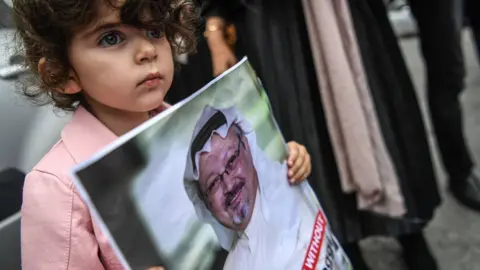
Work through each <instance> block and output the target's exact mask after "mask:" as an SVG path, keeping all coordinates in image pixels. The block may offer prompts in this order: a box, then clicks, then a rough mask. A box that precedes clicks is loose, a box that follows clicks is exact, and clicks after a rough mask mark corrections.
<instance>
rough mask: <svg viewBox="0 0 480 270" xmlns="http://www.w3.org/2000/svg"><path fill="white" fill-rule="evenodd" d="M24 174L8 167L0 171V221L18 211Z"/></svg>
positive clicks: (20, 204)
mask: <svg viewBox="0 0 480 270" xmlns="http://www.w3.org/2000/svg"><path fill="white" fill-rule="evenodd" d="M24 180H25V174H24V173H23V172H21V171H19V170H17V169H13V168H8V169H5V170H3V171H1V172H0V222H1V221H2V220H4V219H6V218H8V217H10V216H11V215H13V214H15V213H17V212H18V211H20V207H21V206H22V190H23V182H24Z"/></svg>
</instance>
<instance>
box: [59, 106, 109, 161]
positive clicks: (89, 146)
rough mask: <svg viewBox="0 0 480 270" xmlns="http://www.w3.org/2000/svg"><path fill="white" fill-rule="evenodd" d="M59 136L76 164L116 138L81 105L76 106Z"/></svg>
mask: <svg viewBox="0 0 480 270" xmlns="http://www.w3.org/2000/svg"><path fill="white" fill-rule="evenodd" d="M61 137H62V140H63V142H64V143H65V147H66V148H67V150H68V151H69V152H70V154H71V155H72V157H73V159H74V160H75V163H77V164H78V163H81V162H83V161H85V160H87V159H88V158H90V157H91V156H92V155H93V154H95V153H96V152H98V151H99V150H101V149H102V148H103V147H105V146H106V145H108V144H110V143H111V142H113V141H115V140H116V139H117V138H118V136H117V135H115V134H114V133H113V132H112V131H111V130H109V129H108V128H107V127H106V126H105V125H104V124H103V123H102V122H100V121H99V120H98V119H97V118H96V117H95V116H93V115H92V114H91V113H90V112H89V111H87V110H86V109H85V108H84V107H82V106H80V107H78V108H77V110H76V111H75V113H74V115H73V117H72V120H71V121H70V122H69V123H68V124H67V125H66V126H65V128H64V129H63V130H62V134H61Z"/></svg>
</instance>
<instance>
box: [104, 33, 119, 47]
mask: <svg viewBox="0 0 480 270" xmlns="http://www.w3.org/2000/svg"><path fill="white" fill-rule="evenodd" d="M122 41H123V38H122V36H121V35H120V33H115V32H112V33H108V34H106V35H104V36H103V37H102V38H101V39H100V41H99V42H98V43H99V45H100V46H103V47H109V46H114V45H117V44H120V43H122Z"/></svg>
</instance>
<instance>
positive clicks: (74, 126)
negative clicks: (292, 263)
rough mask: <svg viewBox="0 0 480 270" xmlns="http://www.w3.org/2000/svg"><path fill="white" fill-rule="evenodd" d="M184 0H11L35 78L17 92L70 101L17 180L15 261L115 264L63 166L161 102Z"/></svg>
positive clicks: (189, 27)
mask: <svg viewBox="0 0 480 270" xmlns="http://www.w3.org/2000/svg"><path fill="white" fill-rule="evenodd" d="M190 2H191V1H180V0H178V1H174V0H156V1H149V0H126V1H125V0H110V1H108V0H101V1H100V0H35V1H32V0H14V1H13V4H14V19H15V22H16V24H17V28H18V37H20V40H21V43H22V44H21V45H22V47H23V50H24V54H25V59H26V64H27V65H28V66H29V67H30V68H31V70H32V72H33V76H34V79H35V80H33V81H34V82H36V83H37V84H36V85H35V86H36V87H34V88H32V87H25V94H26V96H28V97H32V98H35V100H38V98H47V102H50V103H53V105H55V106H56V107H57V108H60V109H63V110H70V111H74V115H73V118H72V120H71V122H70V123H69V124H67V126H66V127H65V128H64V129H63V131H62V134H61V139H60V141H59V142H58V143H57V144H56V145H55V146H54V147H53V148H52V149H51V150H50V152H49V153H48V154H46V155H45V157H44V158H43V159H42V160H41V161H40V162H39V163H38V164H37V165H36V166H35V168H34V169H33V171H32V172H30V173H29V174H28V175H27V177H26V180H25V181H26V182H25V186H24V194H23V196H24V201H23V206H22V228H21V232H22V264H23V269H26V270H29V269H35V270H42V269H48V270H50V269H89V270H95V269H121V265H120V263H119V261H118V260H117V258H116V256H115V254H114V253H113V252H112V249H111V247H110V245H109V243H108V241H107V239H106V237H105V235H104V234H103V233H102V232H101V231H100V230H99V227H98V224H97V223H96V221H95V220H92V218H91V215H90V213H89V210H88V208H87V207H86V205H85V203H84V202H83V201H82V199H81V198H80V196H79V194H78V192H77V191H76V190H75V187H74V186H73V183H72V180H71V179H70V177H69V170H70V169H71V168H72V166H74V165H75V164H77V163H79V162H82V161H85V160H86V159H88V158H89V157H90V156H91V155H92V154H94V153H95V152H96V151H98V150H100V149H101V148H102V147H104V146H105V145H106V144H108V143H110V142H112V141H113V140H115V139H116V138H118V136H121V135H122V134H125V133H126V132H128V131H129V130H131V129H133V128H134V127H136V126H138V125H139V124H141V123H142V122H144V121H146V120H147V119H149V117H151V116H152V115H155V114H157V113H158V112H160V111H161V110H163V109H164V108H165V107H167V106H168V105H167V104H165V103H164V97H165V94H166V93H167V91H168V89H169V88H170V85H171V82H172V77H173V73H174V63H173V60H172V57H173V55H174V54H178V53H184V52H188V51H190V50H192V49H193V48H194V46H195V36H194V30H195V27H194V25H195V24H194V22H195V20H196V19H197V14H198V13H197V12H196V11H195V9H194V8H193V7H192V6H191V5H190V4H189V3H190ZM32 91H33V92H32ZM288 146H289V149H290V156H289V161H288V164H289V177H290V178H291V179H292V180H293V182H296V181H300V180H301V179H305V177H307V176H308V175H309V174H310V168H311V164H310V156H309V154H308V152H307V151H306V150H305V148H304V147H303V146H302V145H299V144H297V143H295V142H290V143H289V144H288Z"/></svg>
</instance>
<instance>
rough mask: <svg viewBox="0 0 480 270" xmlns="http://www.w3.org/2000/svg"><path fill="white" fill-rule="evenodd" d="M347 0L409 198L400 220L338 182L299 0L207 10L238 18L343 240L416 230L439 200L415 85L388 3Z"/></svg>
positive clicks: (242, 40) (210, 0)
mask: <svg viewBox="0 0 480 270" xmlns="http://www.w3.org/2000/svg"><path fill="white" fill-rule="evenodd" d="M244 2H247V3H244ZM350 2H351V8H352V15H353V19H354V24H355V26H356V29H355V30H356V31H357V32H358V39H359V43H360V46H361V51H362V53H363V55H362V56H363V57H365V58H367V59H366V61H365V67H366V69H367V76H368V79H369V84H370V87H371V88H372V95H373V97H374V102H375V105H376V107H377V110H378V115H379V117H380V122H381V123H380V124H381V128H382V132H383V134H384V136H385V137H386V143H387V146H388V149H389V150H390V152H391V154H392V157H393V160H394V164H395V166H396V168H397V172H398V174H399V177H400V179H401V187H402V192H403V193H404V196H405V199H406V202H407V209H408V217H407V218H405V219H403V220H392V219H389V218H385V217H380V216H377V215H374V214H372V213H368V212H361V211H358V210H357V205H356V198H355V195H346V194H344V193H343V192H342V190H341V187H340V180H339V176H338V172H337V167H336V161H335V157H334V155H333V150H332V145H331V142H330V138H329V133H328V130H327V125H326V122H325V117H324V112H323V108H322V103H321V102H320V94H319V86H318V84H317V78H316V72H315V68H314V65H313V63H312V56H311V50H310V43H309V40H308V33H307V30H306V26H305V20H304V17H303V9H302V6H301V1H288V0H249V1H240V0H237V1H222V0H205V1H202V3H203V4H204V8H205V9H204V10H205V13H206V14H207V16H221V17H223V18H225V19H227V20H229V21H231V22H233V23H234V24H235V26H236V27H237V33H238V43H237V45H236V46H237V52H236V53H237V55H238V56H239V57H240V56H242V55H243V54H245V55H247V56H248V57H249V60H250V62H251V63H252V66H253V67H254V69H255V70H256V71H257V72H258V74H259V76H260V78H261V80H262V82H263V84H264V86H265V88H266V91H267V94H268V96H269V99H270V102H271V104H272V109H273V113H274V115H275V117H276V119H277V121H278V124H279V126H280V129H281V131H282V132H283V134H284V136H285V137H286V139H287V140H295V141H298V142H299V143H302V144H304V145H306V147H307V148H308V150H309V152H310V153H311V155H312V166H313V171H312V175H311V177H310V179H309V180H310V183H311V185H312V187H313V188H314V190H315V191H316V193H317V195H318V197H319V199H320V201H321V203H322V206H323V208H324V210H325V211H326V214H327V216H328V219H329V222H330V225H331V226H332V229H333V231H334V233H335V235H336V236H337V237H338V238H339V240H340V241H341V242H342V243H346V242H354V241H357V240H359V239H362V238H364V237H367V236H370V235H390V236H396V235H402V234H407V233H411V232H418V231H420V230H421V229H422V228H423V227H424V225H425V224H426V222H427V221H428V220H429V219H430V218H431V217H432V215H433V210H434V209H435V207H436V206H437V205H438V203H439V195H438V193H437V186H436V181H435V177H434V173H433V166H432V162H431V159H430V152H429V147H428V143H427V140H426V134H425V128H424V125H423V122H422V120H421V119H422V118H421V114H420V110H419V107H418V104H417V100H416V96H415V91H414V88H413V85H412V83H411V80H410V78H409V75H408V72H407V69H406V67H405V63H404V60H403V58H402V55H401V53H400V49H399V46H398V44H397V40H396V38H395V36H394V34H393V30H392V28H391V26H390V23H389V21H388V18H387V15H386V11H385V7H384V4H383V2H382V0H371V1H370V0H369V1H360V0H358V1H356V0H352V1H350ZM320 79H321V78H320Z"/></svg>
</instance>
